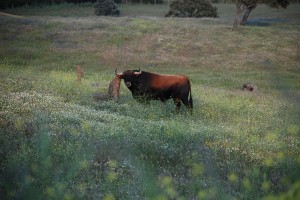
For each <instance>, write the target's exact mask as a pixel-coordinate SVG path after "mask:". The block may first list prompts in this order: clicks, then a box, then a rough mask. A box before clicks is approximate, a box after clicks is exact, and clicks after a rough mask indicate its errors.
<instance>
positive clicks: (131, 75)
mask: <svg viewBox="0 0 300 200" xmlns="http://www.w3.org/2000/svg"><path fill="white" fill-rule="evenodd" d="M141 74H142V71H141V69H140V68H139V69H138V70H126V71H124V72H121V73H117V68H116V70H115V75H116V76H117V77H118V78H120V79H124V82H125V85H126V86H127V87H128V88H130V87H131V86H132V84H137V83H136V80H135V79H136V78H137V77H138V76H140V75H141Z"/></svg>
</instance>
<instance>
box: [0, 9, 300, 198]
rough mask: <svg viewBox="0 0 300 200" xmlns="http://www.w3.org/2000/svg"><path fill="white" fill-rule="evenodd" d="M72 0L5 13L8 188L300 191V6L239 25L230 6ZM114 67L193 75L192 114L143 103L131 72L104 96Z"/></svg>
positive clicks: (212, 193) (11, 194) (144, 194)
mask: <svg viewBox="0 0 300 200" xmlns="http://www.w3.org/2000/svg"><path fill="white" fill-rule="evenodd" d="M293 6H295V5H293ZM44 9H45V13H47V12H49V10H50V9H49V8H44ZM66 9H68V7H67V8H66ZM70 9H71V10H72V12H70V13H68V12H67V13H65V12H64V15H63V14H61V15H62V16H60V14H59V12H58V13H57V14H51V16H34V15H31V16H30V17H23V18H11V17H5V16H0V27H1V28H0V44H1V47H0V86H1V87H0V156H1V162H0V196H1V197H4V199H105V200H108V199H297V198H299V197H300V193H299V191H300V170H299V168H300V157H299V155H300V148H299V143H300V140H299V133H300V126H299V121H300V114H299V113H300V104H299V102H300V101H299V100H300V92H299V91H300V82H299V80H300V67H299V66H300V65H299V63H300V53H299V52H300V49H299V48H300V44H299V38H300V26H299V23H298V22H297V19H298V18H297V16H299V13H297V12H296V11H295V10H293V12H291V13H293V15H292V14H291V15H288V14H287V13H288V12H287V11H285V12H284V13H283V15H282V16H284V20H277V21H275V22H274V21H272V20H269V21H268V22H269V25H264V26H260V25H261V24H259V23H258V24H257V20H256V21H255V16H253V19H252V20H253V21H254V22H255V23H254V24H251V26H246V27H239V29H238V30H237V31H235V32H233V31H231V27H232V24H231V22H229V21H230V20H228V19H229V18H227V17H226V15H225V13H226V12H227V11H226V10H222V9H224V5H223V6H220V8H219V12H220V13H221V14H222V13H223V14H224V15H220V18H219V19H172V18H171V19H169V18H168V19H165V18H157V17H120V18H110V17H101V18H99V17H96V16H93V15H90V14H88V13H89V12H88V11H89V10H91V12H92V9H91V8H85V9H84V10H83V11H82V12H83V13H84V14H82V16H81V15H80V9H79V8H77V7H70ZM74 9H75V10H76V9H78V12H76V15H75V14H74V16H73V14H72V13H73V12H74ZM220 9H221V10H220ZM226 9H227V8H226ZM264 9H266V11H268V12H265V13H267V14H266V15H267V16H266V17H265V18H264V19H268V17H270V18H272V17H274V15H273V14H274V13H273V14H272V12H271V11H270V10H269V9H268V8H267V7H264ZM291 9H295V7H293V8H291ZM299 10H300V9H298V12H299ZM272 11H273V10H272ZM16 12H17V13H14V14H20V15H22V12H23V16H26V14H28V13H27V11H26V10H24V11H22V10H17V11H16ZM51 12H53V11H51ZM259 12H261V13H259V14H260V15H262V13H263V12H262V11H261V10H260V11H259ZM275 12H276V11H275ZM78 13H79V16H78ZM268 14H270V15H268ZM65 15H66V16H65ZM224 16H225V17H224ZM295 16H296V17H295ZM280 17H281V15H280V14H278V13H276V19H281V18H280ZM260 19H262V18H260ZM258 21H259V20H258ZM270 21H271V22H270ZM287 21H289V22H291V23H286V22H287ZM259 22H261V21H259ZM77 65H80V66H81V67H82V69H83V70H84V77H83V78H82V80H81V82H80V83H78V82H77V80H76V79H77V75H76V66H77ZM116 67H117V68H118V71H122V70H125V69H137V68H139V67H140V68H141V69H142V70H144V71H151V72H156V73H167V74H171V73H172V74H186V75H187V76H189V77H190V80H191V83H192V95H193V99H194V111H193V115H190V113H189V112H188V111H187V110H186V109H185V108H182V109H181V111H180V112H179V113H176V112H175V105H174V104H173V102H172V101H168V102H167V103H165V104H163V103H161V102H158V101H153V102H151V103H150V104H149V105H143V104H139V103H137V102H136V101H135V100H134V99H133V98H132V96H131V93H130V92H129V91H128V89H127V88H126V87H125V85H124V84H123V83H122V84H121V93H120V99H119V102H114V101H100V102H95V101H94V100H93V94H95V93H99V92H107V88H108V84H109V82H110V81H111V80H112V79H113V78H114V71H115V68H116ZM246 82H251V83H253V84H255V90H254V91H253V92H248V91H243V90H242V86H243V84H244V83H246Z"/></svg>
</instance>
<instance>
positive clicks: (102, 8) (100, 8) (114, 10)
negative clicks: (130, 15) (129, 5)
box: [95, 0, 120, 16]
mask: <svg viewBox="0 0 300 200" xmlns="http://www.w3.org/2000/svg"><path fill="white" fill-rule="evenodd" d="M95 8H96V10H95V14H96V15H99V16H103V15H104V16H119V15H120V11H119V9H118V6H117V4H115V3H114V1H113V0H98V1H97V3H96V4H95Z"/></svg>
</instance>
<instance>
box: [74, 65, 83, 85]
mask: <svg viewBox="0 0 300 200" xmlns="http://www.w3.org/2000/svg"><path fill="white" fill-rule="evenodd" d="M76 73H77V83H79V84H80V83H81V78H83V77H84V71H83V69H82V68H81V67H80V65H77V67H76Z"/></svg>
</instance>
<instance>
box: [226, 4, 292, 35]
mask: <svg viewBox="0 0 300 200" xmlns="http://www.w3.org/2000/svg"><path fill="white" fill-rule="evenodd" d="M234 1H235V4H236V7H237V11H236V15H235V19H234V23H233V28H232V29H233V30H235V29H236V28H237V26H238V16H239V14H241V13H242V12H243V11H245V13H244V16H243V18H242V20H241V22H240V25H246V23H247V20H248V17H249V15H250V13H251V12H252V11H253V10H254V9H255V8H256V7H257V4H258V3H262V4H266V5H268V6H270V7H272V8H279V7H282V8H287V6H288V5H289V0H234Z"/></svg>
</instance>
